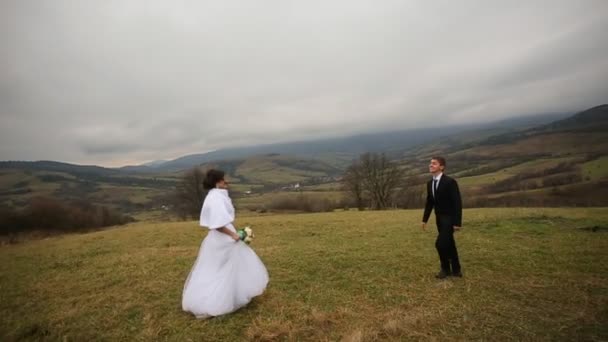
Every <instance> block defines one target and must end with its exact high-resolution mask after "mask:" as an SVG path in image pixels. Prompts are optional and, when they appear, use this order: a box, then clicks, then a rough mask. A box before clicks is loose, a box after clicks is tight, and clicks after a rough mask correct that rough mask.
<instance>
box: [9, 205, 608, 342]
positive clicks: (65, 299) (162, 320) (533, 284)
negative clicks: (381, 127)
mask: <svg viewBox="0 0 608 342" xmlns="http://www.w3.org/2000/svg"><path fill="white" fill-rule="evenodd" d="M420 216H421V212H420V211H385V212H355V211H352V212H339V213H329V214H298V215H277V216H247V217H242V218H241V219H239V222H238V225H239V226H243V225H252V226H253V227H254V229H255V230H256V235H257V240H256V241H254V244H253V247H254V248H255V249H256V251H257V252H258V254H259V255H260V257H261V258H262V259H263V260H264V262H265V263H266V265H267V267H268V270H269V273H270V276H271V282H270V285H269V288H268V290H267V292H266V293H265V294H264V295H263V296H261V297H259V298H257V299H255V300H254V301H253V302H252V303H251V304H250V305H249V306H248V307H246V308H244V309H242V310H240V311H238V312H236V313H234V314H232V315H228V316H225V317H218V318H214V319H211V320H207V321H199V320H195V319H194V318H193V317H191V316H190V315H188V314H186V313H184V312H182V310H181V302H180V301H181V290H182V286H183V282H184V280H185V278H186V276H187V274H188V272H189V270H190V267H191V266H192V263H193V261H194V259H195V257H196V253H197V251H198V247H199V244H200V242H201V239H202V238H203V237H204V231H203V230H201V229H200V228H198V227H197V226H196V223H195V222H181V223H163V222H156V223H153V222H147V223H137V224H133V225H130V226H127V227H124V228H116V229H110V230H106V231H100V232H95V233H90V234H83V235H67V236H62V237H56V238H50V239H46V240H39V241H30V242H26V243H22V244H18V245H10V246H2V247H0V288H1V291H0V317H2V318H1V320H0V336H1V337H3V338H2V340H7V341H10V340H40V339H42V340H45V339H47V340H67V341H89V340H107V341H118V340H128V341H131V340H145V341H151V340H171V341H242V340H256V341H284V340H288V341H291V340H293V341H336V340H343V341H385V340H389V341H390V340H395V341H398V340H425V341H426V340H431V341H432V340H437V341H446V340H447V341H449V340H529V341H538V340H593V339H595V340H605V339H608V328H607V326H608V324H607V323H608V311H607V310H606V308H607V307H608V264H607V263H606V262H605V260H606V257H608V232H606V231H605V230H601V229H600V231H597V232H593V231H591V230H585V229H579V228H581V227H589V226H603V227H606V226H607V225H608V210H607V209H605V208H596V209H537V208H535V209H479V210H477V209H476V210H466V211H465V214H464V220H465V221H464V222H465V230H464V231H463V232H462V233H459V235H458V237H457V243H458V246H459V250H460V253H461V259H462V263H463V268H464V269H463V270H464V273H465V277H464V278H463V279H450V280H447V281H438V280H436V279H434V277H433V274H434V272H435V271H436V270H437V264H438V262H437V256H436V252H435V250H434V238H435V232H434V231H433V229H430V230H429V231H428V232H422V231H421V230H420V228H419V221H420Z"/></svg>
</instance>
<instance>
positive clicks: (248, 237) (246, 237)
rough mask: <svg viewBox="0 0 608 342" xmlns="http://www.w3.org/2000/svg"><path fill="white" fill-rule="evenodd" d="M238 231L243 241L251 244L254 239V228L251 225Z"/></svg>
mask: <svg viewBox="0 0 608 342" xmlns="http://www.w3.org/2000/svg"><path fill="white" fill-rule="evenodd" d="M236 233H237V234H238V235H239V237H240V238H241V240H242V241H244V242H245V243H247V244H249V243H251V241H253V230H251V227H245V228H243V229H238V230H237V231H236Z"/></svg>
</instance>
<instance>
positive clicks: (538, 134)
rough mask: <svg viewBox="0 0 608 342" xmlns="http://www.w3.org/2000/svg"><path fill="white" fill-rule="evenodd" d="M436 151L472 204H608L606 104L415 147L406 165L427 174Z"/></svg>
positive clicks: (407, 154) (408, 153)
mask: <svg viewBox="0 0 608 342" xmlns="http://www.w3.org/2000/svg"><path fill="white" fill-rule="evenodd" d="M433 155H443V156H445V157H446V158H447V159H448V171H449V173H450V174H453V175H455V176H456V177H457V178H459V180H460V182H461V184H462V186H463V189H464V192H465V193H467V195H468V197H469V201H471V202H473V205H475V206H480V205H495V206H501V205H506V204H509V205H514V204H517V203H519V204H521V205H600V204H601V205H606V204H608V199H604V197H605V196H603V195H602V194H603V193H604V192H605V191H607V190H608V105H602V106H597V107H594V108H591V109H588V110H585V111H582V112H580V113H577V114H575V115H572V116H569V117H567V118H565V119H560V120H556V121H554V122H551V123H545V124H542V125H538V126H535V127H531V128H527V129H519V130H510V131H508V132H502V133H498V132H491V131H490V132H488V131H483V130H480V131H471V132H467V133H466V134H460V135H454V136H450V137H445V138H443V139H439V140H438V141H437V142H435V143H432V144H424V145H420V146H416V147H413V148H411V149H409V150H407V151H406V152H405V153H404V154H403V165H404V168H405V170H407V171H408V172H409V173H410V174H412V175H420V176H422V177H423V178H421V179H425V178H424V175H425V173H426V172H425V170H426V165H427V164H428V160H429V158H430V157H431V156H433Z"/></svg>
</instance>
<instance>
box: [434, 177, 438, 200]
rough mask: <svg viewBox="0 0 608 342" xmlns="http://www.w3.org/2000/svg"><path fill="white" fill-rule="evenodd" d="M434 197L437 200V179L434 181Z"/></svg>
mask: <svg viewBox="0 0 608 342" xmlns="http://www.w3.org/2000/svg"><path fill="white" fill-rule="evenodd" d="M433 197H434V198H437V179H433Z"/></svg>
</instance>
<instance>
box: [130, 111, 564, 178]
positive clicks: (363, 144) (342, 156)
mask: <svg viewBox="0 0 608 342" xmlns="http://www.w3.org/2000/svg"><path fill="white" fill-rule="evenodd" d="M567 115H570V114H564V113H552V114H540V115H533V116H523V117H516V118H510V119H506V120H500V121H496V122H491V123H484V124H469V125H459V126H449V127H442V128H423V129H410V130H401V131H393V132H381V133H373V134H360V135H355V136H348V137H342V138H333V139H322V140H314V141H300V142H291V143H283V144H270V145H260V146H251V147H241V148H231V149H222V150H218V151H214V152H209V153H200V154H191V155H186V156H183V157H179V158H177V159H174V160H171V161H168V162H165V163H159V164H155V165H149V164H148V165H142V166H139V167H129V170H130V171H141V172H158V171H163V172H167V171H179V170H183V169H187V168H191V167H193V166H196V165H201V164H205V163H209V162H213V161H220V160H230V159H244V158H248V157H251V156H256V155H264V154H271V153H276V154H281V155H290V156H297V157H301V158H307V159H316V160H322V161H324V162H326V163H328V164H330V165H332V166H334V167H337V168H342V169H343V168H344V167H345V166H346V165H348V164H349V163H350V161H351V160H352V159H354V158H356V157H357V156H359V155H360V154H361V153H365V152H385V153H389V154H392V155H394V156H396V155H398V153H399V152H400V151H403V150H406V149H408V148H411V147H412V146H416V145H420V144H426V143H430V142H432V141H434V140H436V139H438V138H439V137H445V136H453V135H456V134H459V133H462V132H469V131H491V130H498V131H499V132H506V131H510V130H513V129H523V128H528V127H532V126H535V125H540V124H545V123H549V122H552V121H555V120H558V119H561V118H564V117H566V116H567Z"/></svg>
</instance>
